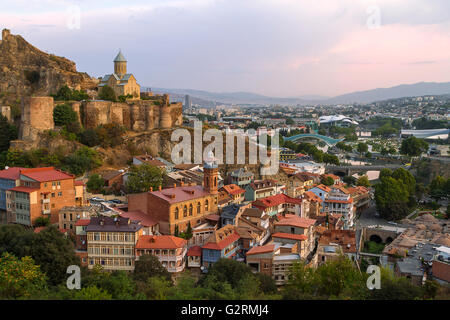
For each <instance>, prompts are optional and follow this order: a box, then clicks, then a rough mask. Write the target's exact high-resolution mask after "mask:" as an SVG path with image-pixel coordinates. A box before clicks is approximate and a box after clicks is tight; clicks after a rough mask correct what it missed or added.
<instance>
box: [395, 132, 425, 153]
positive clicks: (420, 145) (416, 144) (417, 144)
mask: <svg viewBox="0 0 450 320" xmlns="http://www.w3.org/2000/svg"><path fill="white" fill-rule="evenodd" d="M427 150H428V143H426V142H425V140H423V139H418V138H416V137H414V136H411V137H409V138H408V139H405V140H403V141H402V144H401V147H400V153H401V154H404V155H407V156H409V157H418V156H420V155H421V154H422V153H424V152H426V151H427Z"/></svg>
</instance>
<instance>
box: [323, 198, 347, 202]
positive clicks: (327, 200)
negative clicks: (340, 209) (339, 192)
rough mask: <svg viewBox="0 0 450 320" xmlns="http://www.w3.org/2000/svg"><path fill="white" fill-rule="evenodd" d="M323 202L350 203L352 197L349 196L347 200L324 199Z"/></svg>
mask: <svg viewBox="0 0 450 320" xmlns="http://www.w3.org/2000/svg"><path fill="white" fill-rule="evenodd" d="M325 202H333V203H352V202H353V198H350V199H348V200H334V199H325Z"/></svg>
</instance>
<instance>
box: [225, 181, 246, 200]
mask: <svg viewBox="0 0 450 320" xmlns="http://www.w3.org/2000/svg"><path fill="white" fill-rule="evenodd" d="M219 191H225V192H226V193H227V194H228V195H229V196H230V197H231V198H232V199H233V203H236V204H239V203H242V201H244V194H245V190H244V189H242V188H240V187H238V186H237V185H235V184H227V185H225V186H223V187H222V188H220V190H219Z"/></svg>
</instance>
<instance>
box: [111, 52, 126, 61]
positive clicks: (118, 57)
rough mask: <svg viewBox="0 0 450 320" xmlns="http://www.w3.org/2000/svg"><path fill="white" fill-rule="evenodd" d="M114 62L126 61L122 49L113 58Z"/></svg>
mask: <svg viewBox="0 0 450 320" xmlns="http://www.w3.org/2000/svg"><path fill="white" fill-rule="evenodd" d="M114 62H127V59H125V57H124V56H123V54H122V51H119V53H118V54H117V56H116V58H115V59H114Z"/></svg>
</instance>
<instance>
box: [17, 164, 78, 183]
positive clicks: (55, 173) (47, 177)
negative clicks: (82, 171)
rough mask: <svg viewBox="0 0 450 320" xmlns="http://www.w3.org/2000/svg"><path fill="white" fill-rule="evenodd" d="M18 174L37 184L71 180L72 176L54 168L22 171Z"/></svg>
mask: <svg viewBox="0 0 450 320" xmlns="http://www.w3.org/2000/svg"><path fill="white" fill-rule="evenodd" d="M20 174H22V175H24V176H26V177H28V178H30V179H33V180H35V181H39V182H46V181H56V180H67V179H73V178H74V176H73V175H70V174H67V173H64V172H62V171H60V170H56V169H55V168H54V167H45V168H32V169H22V170H20Z"/></svg>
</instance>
